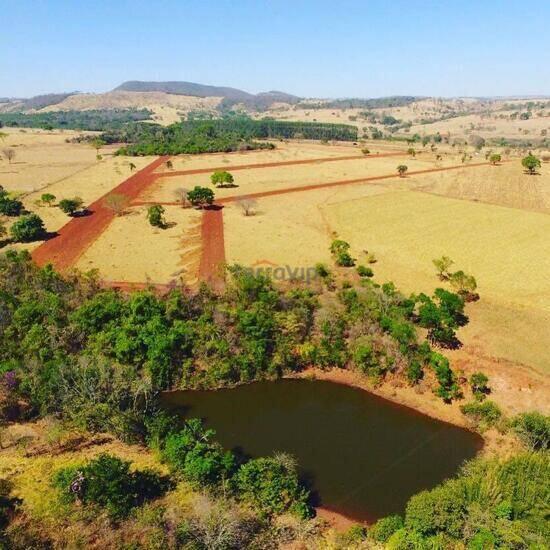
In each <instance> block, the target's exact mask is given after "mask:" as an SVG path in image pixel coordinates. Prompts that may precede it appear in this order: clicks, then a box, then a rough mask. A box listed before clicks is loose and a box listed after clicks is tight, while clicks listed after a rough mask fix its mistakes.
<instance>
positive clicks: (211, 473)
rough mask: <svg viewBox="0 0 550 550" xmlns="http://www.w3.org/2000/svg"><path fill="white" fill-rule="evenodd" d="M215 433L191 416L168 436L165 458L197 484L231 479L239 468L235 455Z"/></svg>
mask: <svg viewBox="0 0 550 550" xmlns="http://www.w3.org/2000/svg"><path fill="white" fill-rule="evenodd" d="M215 433H216V432H215V431H214V430H205V429H204V427H203V426H202V422H201V421H200V420H199V419H197V418H194V419H191V420H188V421H187V422H186V425H185V427H184V428H183V430H181V431H179V432H177V433H171V434H170V435H168V437H167V438H166V441H165V444H164V449H163V451H162V457H163V460H165V461H166V462H167V463H168V464H169V466H170V467H171V468H172V469H173V470H174V471H176V472H178V473H180V474H181V475H182V476H183V477H184V478H185V479H186V480H188V481H189V482H191V483H193V484H194V485H195V486H197V487H201V486H205V485H216V484H219V483H221V482H222V481H223V480H224V479H229V477H231V474H232V472H233V470H234V469H235V457H234V455H233V454H232V453H231V452H229V451H224V450H223V449H222V447H221V446H220V445H219V444H218V443H216V442H214V441H213V438H214V435H215Z"/></svg>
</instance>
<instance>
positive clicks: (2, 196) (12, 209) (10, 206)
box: [0, 185, 23, 217]
mask: <svg viewBox="0 0 550 550" xmlns="http://www.w3.org/2000/svg"><path fill="white" fill-rule="evenodd" d="M21 212H23V203H22V202H21V201H18V200H16V199H12V198H10V197H9V196H8V193H7V192H6V191H4V188H3V187H2V186H1V185H0V214H3V215H4V216H13V217H15V216H19V215H21Z"/></svg>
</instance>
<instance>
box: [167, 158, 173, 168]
mask: <svg viewBox="0 0 550 550" xmlns="http://www.w3.org/2000/svg"><path fill="white" fill-rule="evenodd" d="M173 168H174V165H173V164H172V161H171V160H167V161H166V169H167V170H172V169H173Z"/></svg>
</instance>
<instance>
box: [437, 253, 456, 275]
mask: <svg viewBox="0 0 550 550" xmlns="http://www.w3.org/2000/svg"><path fill="white" fill-rule="evenodd" d="M432 263H433V264H434V265H435V267H436V269H437V276H438V277H439V279H440V280H442V281H446V280H448V279H449V276H450V273H449V268H450V267H451V266H452V265H453V263H454V262H453V260H451V258H449V257H448V256H441V258H437V259H435V260H432Z"/></svg>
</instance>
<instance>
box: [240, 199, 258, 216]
mask: <svg viewBox="0 0 550 550" xmlns="http://www.w3.org/2000/svg"><path fill="white" fill-rule="evenodd" d="M237 204H238V205H239V206H240V208H241V210H242V213H243V214H244V215H245V216H254V214H256V207H257V206H258V203H257V202H256V201H255V200H254V199H247V198H246V197H245V198H243V199H241V200H240V201H238V202H237Z"/></svg>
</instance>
